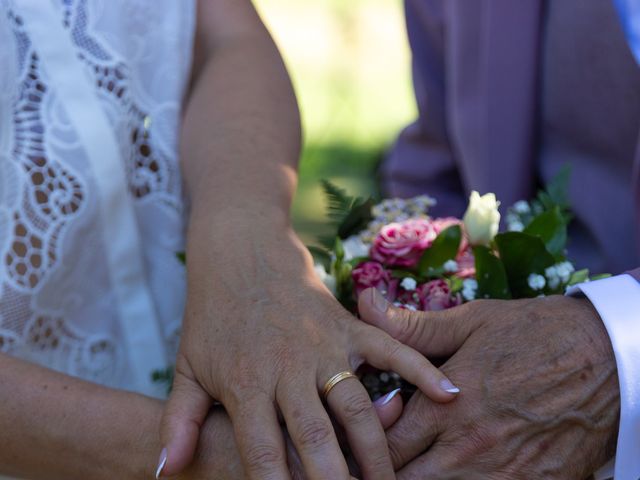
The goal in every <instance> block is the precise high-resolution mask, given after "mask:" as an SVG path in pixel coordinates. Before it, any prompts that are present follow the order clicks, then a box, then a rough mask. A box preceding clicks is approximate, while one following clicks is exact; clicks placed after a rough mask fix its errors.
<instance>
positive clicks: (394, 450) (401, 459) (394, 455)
mask: <svg viewBox="0 0 640 480" xmlns="http://www.w3.org/2000/svg"><path fill="white" fill-rule="evenodd" d="M388 440H389V457H390V458H391V463H392V464H393V466H394V468H396V469H397V468H400V467H402V466H404V464H405V463H406V459H405V455H404V451H405V449H403V448H402V447H401V445H400V443H399V442H397V441H394V438H393V437H391V436H390V437H389V438H388Z"/></svg>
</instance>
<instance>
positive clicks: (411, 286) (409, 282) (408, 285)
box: [400, 277, 418, 292]
mask: <svg viewBox="0 0 640 480" xmlns="http://www.w3.org/2000/svg"><path fill="white" fill-rule="evenodd" d="M400 286H401V287H402V288H404V289H405V290H406V291H407V292H413V291H414V290H415V289H416V287H417V286H418V282H416V281H415V279H413V278H411V277H405V278H403V279H402V282H400Z"/></svg>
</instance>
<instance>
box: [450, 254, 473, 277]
mask: <svg viewBox="0 0 640 480" xmlns="http://www.w3.org/2000/svg"><path fill="white" fill-rule="evenodd" d="M456 262H457V263H458V271H457V272H456V273H455V275H456V277H460V278H471V277H474V276H475V274H476V259H475V258H474V256H473V253H472V252H471V248H467V249H466V250H465V251H464V252H462V253H459V254H458V258H456Z"/></svg>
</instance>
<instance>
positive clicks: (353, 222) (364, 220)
mask: <svg viewBox="0 0 640 480" xmlns="http://www.w3.org/2000/svg"><path fill="white" fill-rule="evenodd" d="M373 205H374V202H373V199H371V198H368V199H366V200H363V199H360V198H358V199H356V200H355V202H354V203H353V205H352V206H351V210H350V211H349V212H348V213H347V215H345V217H344V218H343V220H342V222H340V225H338V236H339V237H340V238H342V239H345V238H349V237H350V236H351V235H354V234H356V233H358V232H361V231H362V230H364V229H365V228H367V225H369V222H370V221H371V220H372V219H373V217H372V215H371V209H372V208H373Z"/></svg>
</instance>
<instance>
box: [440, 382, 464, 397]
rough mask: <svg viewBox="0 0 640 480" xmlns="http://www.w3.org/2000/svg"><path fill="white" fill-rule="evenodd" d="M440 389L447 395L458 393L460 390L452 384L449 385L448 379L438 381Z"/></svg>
mask: <svg viewBox="0 0 640 480" xmlns="http://www.w3.org/2000/svg"><path fill="white" fill-rule="evenodd" d="M440 388H442V389H443V390H444V391H445V392H447V393H460V389H459V388H458V387H456V386H455V385H454V384H453V383H451V380H449V379H448V378H445V379H444V380H442V381H440Z"/></svg>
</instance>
